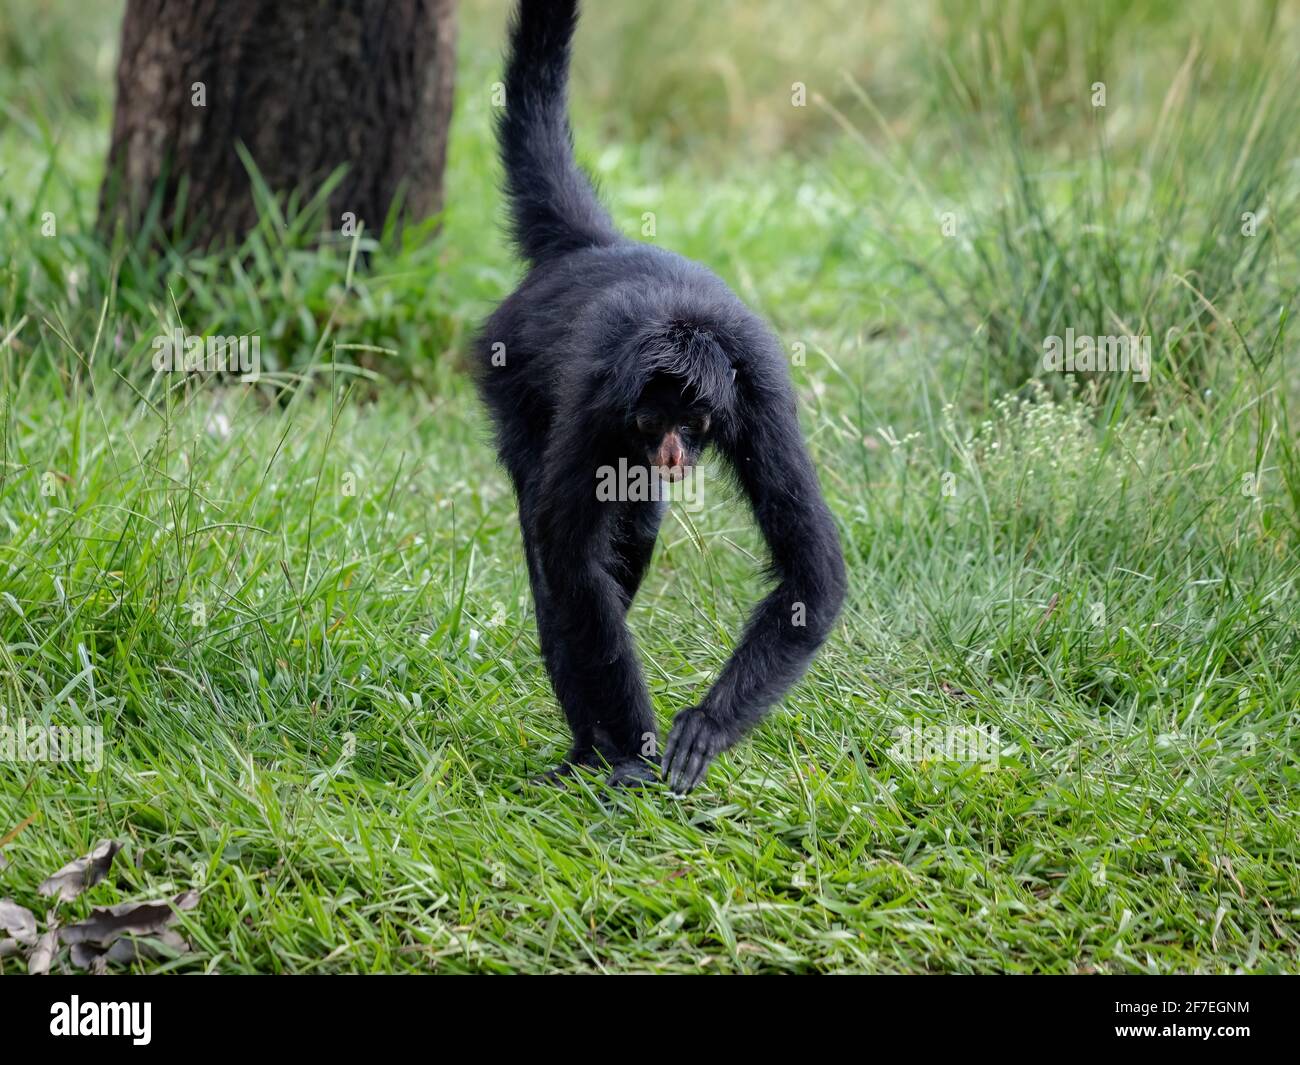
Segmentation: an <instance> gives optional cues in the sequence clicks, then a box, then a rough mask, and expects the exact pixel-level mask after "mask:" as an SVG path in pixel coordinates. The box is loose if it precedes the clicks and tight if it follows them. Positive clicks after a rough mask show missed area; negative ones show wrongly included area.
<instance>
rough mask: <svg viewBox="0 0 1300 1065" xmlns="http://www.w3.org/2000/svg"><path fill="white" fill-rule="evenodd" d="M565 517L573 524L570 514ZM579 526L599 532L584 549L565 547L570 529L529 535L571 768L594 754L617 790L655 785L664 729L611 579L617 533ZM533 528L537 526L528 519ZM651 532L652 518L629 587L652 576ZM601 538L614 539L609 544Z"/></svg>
mask: <svg viewBox="0 0 1300 1065" xmlns="http://www.w3.org/2000/svg"><path fill="white" fill-rule="evenodd" d="M551 502H552V503H553V500H552V501H551ZM573 509H575V510H576V509H577V508H573ZM552 515H554V511H553V512H552ZM564 516H565V518H566V519H567V518H569V514H568V512H567V511H565V512H564ZM530 517H531V515H530ZM605 517H608V518H610V519H612V518H613V517H614V515H605ZM550 520H552V521H554V517H553V516H552V518H551V519H550ZM574 520H575V524H577V526H578V527H579V528H581V529H583V530H584V531H585V530H591V531H592V532H593V537H592V539H590V540H588V541H587V542H585V543H582V544H581V548H580V549H579V548H574V547H570V548H568V549H567V550H566V549H565V547H564V546H562V545H564V544H566V543H569V544H572V543H573V540H572V539H571V534H570V533H569V532H568V530H567V529H565V528H563V527H561V528H560V529H556V528H555V526H554V525H551V526H550V527H549V528H548V527H547V526H546V525H544V524H539V526H538V527H537V528H536V529H535V530H534V532H532V533H530V534H529V538H530V539H531V540H532V541H533V544H534V558H535V568H536V569H537V571H538V572H537V585H538V586H539V587H540V588H541V589H542V595H541V596H540V597H537V596H535V600H536V602H537V606H538V631H539V633H540V634H541V635H542V644H543V653H544V654H545V655H546V664H547V669H548V670H549V672H550V675H551V683H552V686H553V687H554V689H555V695H556V698H557V699H558V700H559V703H560V705H561V706H562V707H563V708H564V713H565V717H566V718H567V719H568V721H569V727H570V729H571V730H572V731H573V735H574V750H573V751H572V752H570V760H572V761H578V762H582V763H585V764H589V758H588V755H589V752H594V753H595V756H596V757H598V758H599V759H601V760H603V761H604V762H607V763H608V764H609V765H610V766H611V767H612V770H613V772H612V774H611V776H610V783H611V784H615V785H628V784H637V783H643V782H645V781H649V780H655V779H657V778H658V765H657V761H658V754H659V737H658V729H657V727H656V724H655V718H654V711H653V709H652V707H651V705H650V698H649V695H648V694H647V692H646V690H645V682H644V681H643V680H642V678H641V671H640V666H639V664H638V662H637V659H636V651H635V648H634V647H633V645H632V637H631V634H630V633H629V632H628V631H627V626H626V624H625V623H624V616H625V615H626V613H627V607H626V601H625V600H626V597H627V596H628V594H629V592H628V590H627V589H628V585H627V584H624V583H620V581H619V580H618V579H616V578H615V577H614V575H613V573H611V569H614V568H616V567H619V566H621V564H620V563H617V562H616V561H615V558H616V554H617V551H616V548H615V543H614V540H613V536H612V533H613V532H614V529H615V527H616V526H615V525H614V524H613V523H612V521H604V520H602V518H601V517H600V516H588V517H587V518H586V521H585V522H582V521H581V520H580V519H578V517H577V516H576V515H574ZM528 524H532V522H531V521H530V520H528V519H526V525H528ZM648 525H649V521H648V517H647V516H643V517H642V520H641V521H640V522H639V523H637V528H638V529H639V530H640V532H639V535H637V536H636V537H635V548H630V549H631V550H633V552H634V553H633V556H632V567H631V568H630V569H627V570H626V572H625V579H626V580H627V581H629V582H630V581H631V580H632V578H633V576H635V578H636V580H637V581H638V582H639V579H640V575H641V574H643V573H644V571H645V565H644V561H640V560H642V559H646V560H648V557H649V551H650V550H651V549H652V546H653V542H652V541H651V542H650V543H647V540H648ZM602 537H603V538H607V539H605V540H604V542H603V543H602V540H601V538H602ZM634 590H635V587H634V586H633V587H632V591H634Z"/></svg>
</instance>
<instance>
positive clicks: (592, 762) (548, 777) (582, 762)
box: [531, 749, 601, 788]
mask: <svg viewBox="0 0 1300 1065" xmlns="http://www.w3.org/2000/svg"><path fill="white" fill-rule="evenodd" d="M600 765H601V760H600V756H599V755H598V754H597V753H596V752H595V751H593V750H590V749H585V750H577V749H575V750H571V751H570V752H569V753H568V754H566V755H565V756H564V761H563V762H561V763H560V764H559V765H557V766H556V767H555V768H554V769H548V770H547V771H546V772H545V773H539V774H538V775H537V776H535V777H533V778H532V780H531V783H533V784H547V785H550V786H551V787H556V788H562V787H564V786H565V783H566V782H567V780H568V778H569V777H571V776H573V774H574V773H576V772H577V771H578V770H579V769H598V768H599V767H600Z"/></svg>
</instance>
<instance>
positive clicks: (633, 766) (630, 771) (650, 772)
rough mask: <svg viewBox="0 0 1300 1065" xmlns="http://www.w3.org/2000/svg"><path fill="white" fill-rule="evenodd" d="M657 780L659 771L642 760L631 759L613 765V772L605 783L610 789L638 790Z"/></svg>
mask: <svg viewBox="0 0 1300 1065" xmlns="http://www.w3.org/2000/svg"><path fill="white" fill-rule="evenodd" d="M658 779H659V769H658V767H657V766H655V765H654V764H653V763H652V762H647V761H646V760H645V759H643V758H632V759H629V760H628V761H625V762H616V763H614V771H613V772H612V773H610V775H609V779H608V780H607V781H605V784H606V786H608V787H611V788H640V787H644V786H645V785H646V784H653V783H654V782H655V781H657V780H658Z"/></svg>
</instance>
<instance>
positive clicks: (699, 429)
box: [681, 414, 709, 434]
mask: <svg viewBox="0 0 1300 1065" xmlns="http://www.w3.org/2000/svg"><path fill="white" fill-rule="evenodd" d="M681 430H682V432H684V433H700V434H703V433H707V432H708V431H709V416H708V415H707V414H701V415H700V416H699V417H697V418H692V419H690V421H687V422H684V423H683V424H682V426H681Z"/></svg>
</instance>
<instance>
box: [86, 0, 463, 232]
mask: <svg viewBox="0 0 1300 1065" xmlns="http://www.w3.org/2000/svg"><path fill="white" fill-rule="evenodd" d="M455 16H456V11H455V0H388V2H381V0H328V2H326V0H128V2H127V7H126V16H125V19H124V21H123V24H122V54H121V58H120V60H119V62H118V69H117V107H116V111H115V113H114V116H113V136H112V142H111V144H110V146H109V152H108V166H107V170H106V173H105V176H104V184H103V186H102V188H101V189H100V201H99V216H100V224H101V226H102V227H103V228H104V229H106V230H109V229H111V228H112V227H113V226H114V225H115V224H116V223H117V222H118V220H121V221H123V222H124V223H125V224H126V226H127V227H128V229H129V230H130V231H131V232H136V231H138V230H139V228H140V227H141V226H142V225H143V224H145V221H146V219H147V217H148V212H149V210H150V207H151V202H152V201H153V200H154V198H155V197H158V200H157V205H158V208H159V216H158V217H159V221H160V222H161V224H162V226H163V233H165V234H166V235H167V236H168V237H172V236H174V235H177V234H181V235H183V236H184V239H185V240H186V242H187V243H191V242H192V243H194V244H197V245H198V246H200V247H206V246H209V245H212V244H215V243H221V242H224V241H225V240H227V239H238V237H239V236H241V235H242V234H244V233H246V232H247V231H248V230H249V229H250V228H252V226H253V225H254V224H255V223H256V221H257V210H256V206H255V203H254V199H253V189H252V182H251V180H250V177H249V173H248V169H247V167H246V166H245V163H244V161H243V160H242V159H241V158H240V154H239V152H238V151H237V146H238V145H240V144H242V145H243V146H244V147H245V148H247V150H248V154H249V155H250V156H251V158H252V161H253V163H254V164H255V165H256V167H257V169H258V171H260V173H261V175H262V177H263V178H264V179H265V181H266V183H267V185H268V186H269V187H270V188H271V190H272V191H273V192H275V193H276V194H277V195H281V196H283V195H284V194H288V193H290V192H293V191H298V192H300V193H301V194H302V196H303V199H304V201H305V199H306V198H308V197H310V196H311V195H313V194H315V193H316V192H317V191H318V190H319V189H320V187H321V185H322V183H323V182H324V181H325V179H326V178H328V177H329V176H330V174H331V173H332V172H333V171H334V170H336V169H337V168H338V167H340V166H343V165H346V166H347V172H346V174H345V175H344V177H343V180H342V182H341V183H340V184H339V186H338V187H337V188H336V189H335V190H334V192H333V193H332V194H331V196H330V199H329V221H328V226H329V228H331V229H339V228H343V229H344V230H345V231H347V225H346V223H347V222H348V221H354V223H355V224H356V225H358V226H359V225H360V224H361V223H364V224H365V227H366V229H367V231H369V232H371V233H377V232H378V231H379V230H380V229H381V228H382V226H383V224H384V221H385V218H386V217H387V215H388V212H389V208H390V206H391V205H392V204H393V202H394V198H395V197H396V196H398V195H399V193H400V195H401V197H402V199H401V204H402V208H403V211H404V214H405V217H407V218H411V219H417V218H421V217H424V216H427V215H429V214H432V213H434V212H437V211H439V210H440V209H441V207H442V172H443V164H444V162H445V161H446V156H447V131H448V126H449V125H450V122H451V98H452V84H453V76H454V73H455V71H454V67H455V28H456V17H455ZM349 215H351V216H353V218H352V219H349V218H348V217H347V216H349Z"/></svg>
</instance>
